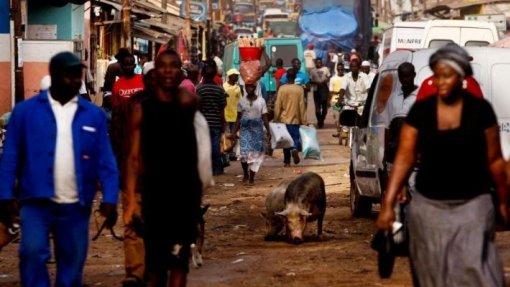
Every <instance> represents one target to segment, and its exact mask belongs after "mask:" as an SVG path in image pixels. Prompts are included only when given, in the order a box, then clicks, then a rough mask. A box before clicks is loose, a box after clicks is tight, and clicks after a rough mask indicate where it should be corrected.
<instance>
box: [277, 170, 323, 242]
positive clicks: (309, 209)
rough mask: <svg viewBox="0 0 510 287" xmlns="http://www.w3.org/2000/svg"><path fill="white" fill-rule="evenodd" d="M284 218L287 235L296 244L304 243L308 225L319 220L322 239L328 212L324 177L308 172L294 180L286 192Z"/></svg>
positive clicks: (281, 213)
mask: <svg viewBox="0 0 510 287" xmlns="http://www.w3.org/2000/svg"><path fill="white" fill-rule="evenodd" d="M284 201H285V209H284V210H283V211H281V212H278V213H277V214H278V215H280V216H283V218H284V219H285V225H286V234H287V236H288V237H289V239H290V240H291V241H292V242H293V243H296V244H299V243H301V242H303V233H304V231H305V228H306V223H307V222H311V221H314V220H317V236H318V238H319V239H322V237H323V236H322V221H323V219H324V213H325V212H326V188H325V185H324V180H323V179H322V177H321V176H320V175H318V174H316V173H313V172H307V173H304V174H302V175H301V176H299V177H297V178H296V179H294V180H293V181H292V182H291V183H290V184H289V186H288V187H287V190H286V191H285V198H284Z"/></svg>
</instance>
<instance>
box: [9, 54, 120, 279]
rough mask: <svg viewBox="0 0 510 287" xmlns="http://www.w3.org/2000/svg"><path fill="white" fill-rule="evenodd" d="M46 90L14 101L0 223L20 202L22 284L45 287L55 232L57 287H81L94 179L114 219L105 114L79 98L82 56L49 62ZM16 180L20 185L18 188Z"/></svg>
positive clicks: (114, 174) (109, 221)
mask: <svg viewBox="0 0 510 287" xmlns="http://www.w3.org/2000/svg"><path fill="white" fill-rule="evenodd" d="M49 70H50V76H51V87H50V88H49V90H47V91H42V92H40V93H39V94H38V95H36V96H34V97H32V98H31V99H29V100H27V101H25V102H23V103H20V104H18V105H16V106H15V108H14V111H13V112H12V116H11V118H10V122H9V133H8V134H7V139H6V142H5V145H4V153H3V156H2V161H1V163H0V220H1V221H3V222H4V223H5V224H6V225H7V226H10V225H11V222H12V217H13V214H12V210H13V209H12V205H13V201H14V199H15V198H17V199H18V200H19V202H20V203H21V204H20V206H21V208H20V221H21V234H22V235H21V243H20V249H19V256H20V265H19V266H20V277H21V284H22V285H23V286H50V274H49V272H48V269H47V266H46V263H47V262H48V259H49V258H50V254H51V253H50V243H49V238H50V234H51V235H52V236H53V242H54V250H55V260H56V262H57V272H56V278H55V286H63V287H74V286H82V285H83V282H82V279H83V267H84V265H85V260H86V258H87V248H88V237H89V231H88V230H89V218H90V214H91V211H92V203H93V202H92V201H93V200H94V198H95V195H96V189H97V182H98V181H99V182H100V183H101V187H102V189H103V196H102V203H101V205H100V208H99V210H100V212H101V214H102V215H103V216H105V217H106V221H105V224H106V226H107V227H113V226H114V225H115V222H116V220H117V211H116V210H117V208H116V204H117V197H118V191H119V184H118V170H117V166H116V164H115V158H114V156H113V152H112V149H111V146H110V142H109V140H108V134H107V123H106V115H105V114H104V112H103V111H102V110H101V109H99V108H98V107H96V106H95V105H94V104H92V103H90V102H88V101H87V100H85V99H83V98H81V97H78V91H79V89H80V85H81V78H82V73H83V64H82V63H81V61H80V59H79V58H78V57H76V56H75V55H74V54H72V53H70V52H62V53H59V54H57V55H55V56H54V57H53V58H51V60H50V65H49ZM16 181H17V182H18V183H19V189H17V190H16V191H15V185H16Z"/></svg>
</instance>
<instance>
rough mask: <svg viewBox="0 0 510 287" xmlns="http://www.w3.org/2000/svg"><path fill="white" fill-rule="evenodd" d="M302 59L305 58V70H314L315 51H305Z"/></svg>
mask: <svg viewBox="0 0 510 287" xmlns="http://www.w3.org/2000/svg"><path fill="white" fill-rule="evenodd" d="M304 57H305V67H306V68H307V69H312V68H315V59H316V58H317V55H316V54H315V51H314V50H306V51H305V53H304Z"/></svg>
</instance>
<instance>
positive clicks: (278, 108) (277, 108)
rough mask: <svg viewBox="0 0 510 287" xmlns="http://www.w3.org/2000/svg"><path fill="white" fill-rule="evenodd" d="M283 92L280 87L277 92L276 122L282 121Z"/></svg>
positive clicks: (274, 117)
mask: <svg viewBox="0 0 510 287" xmlns="http://www.w3.org/2000/svg"><path fill="white" fill-rule="evenodd" d="M281 93H282V92H281V89H279V90H278V92H277V93H276V101H275V103H274V115H273V120H274V121H275V122H278V121H280V113H281V110H282V96H280V95H281Z"/></svg>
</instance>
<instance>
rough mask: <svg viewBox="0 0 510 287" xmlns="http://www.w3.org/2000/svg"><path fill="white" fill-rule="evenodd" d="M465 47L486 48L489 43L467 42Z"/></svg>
mask: <svg viewBox="0 0 510 287" xmlns="http://www.w3.org/2000/svg"><path fill="white" fill-rule="evenodd" d="M465 46H466V47H486V46H489V42H486V41H467V42H466V45H465Z"/></svg>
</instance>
